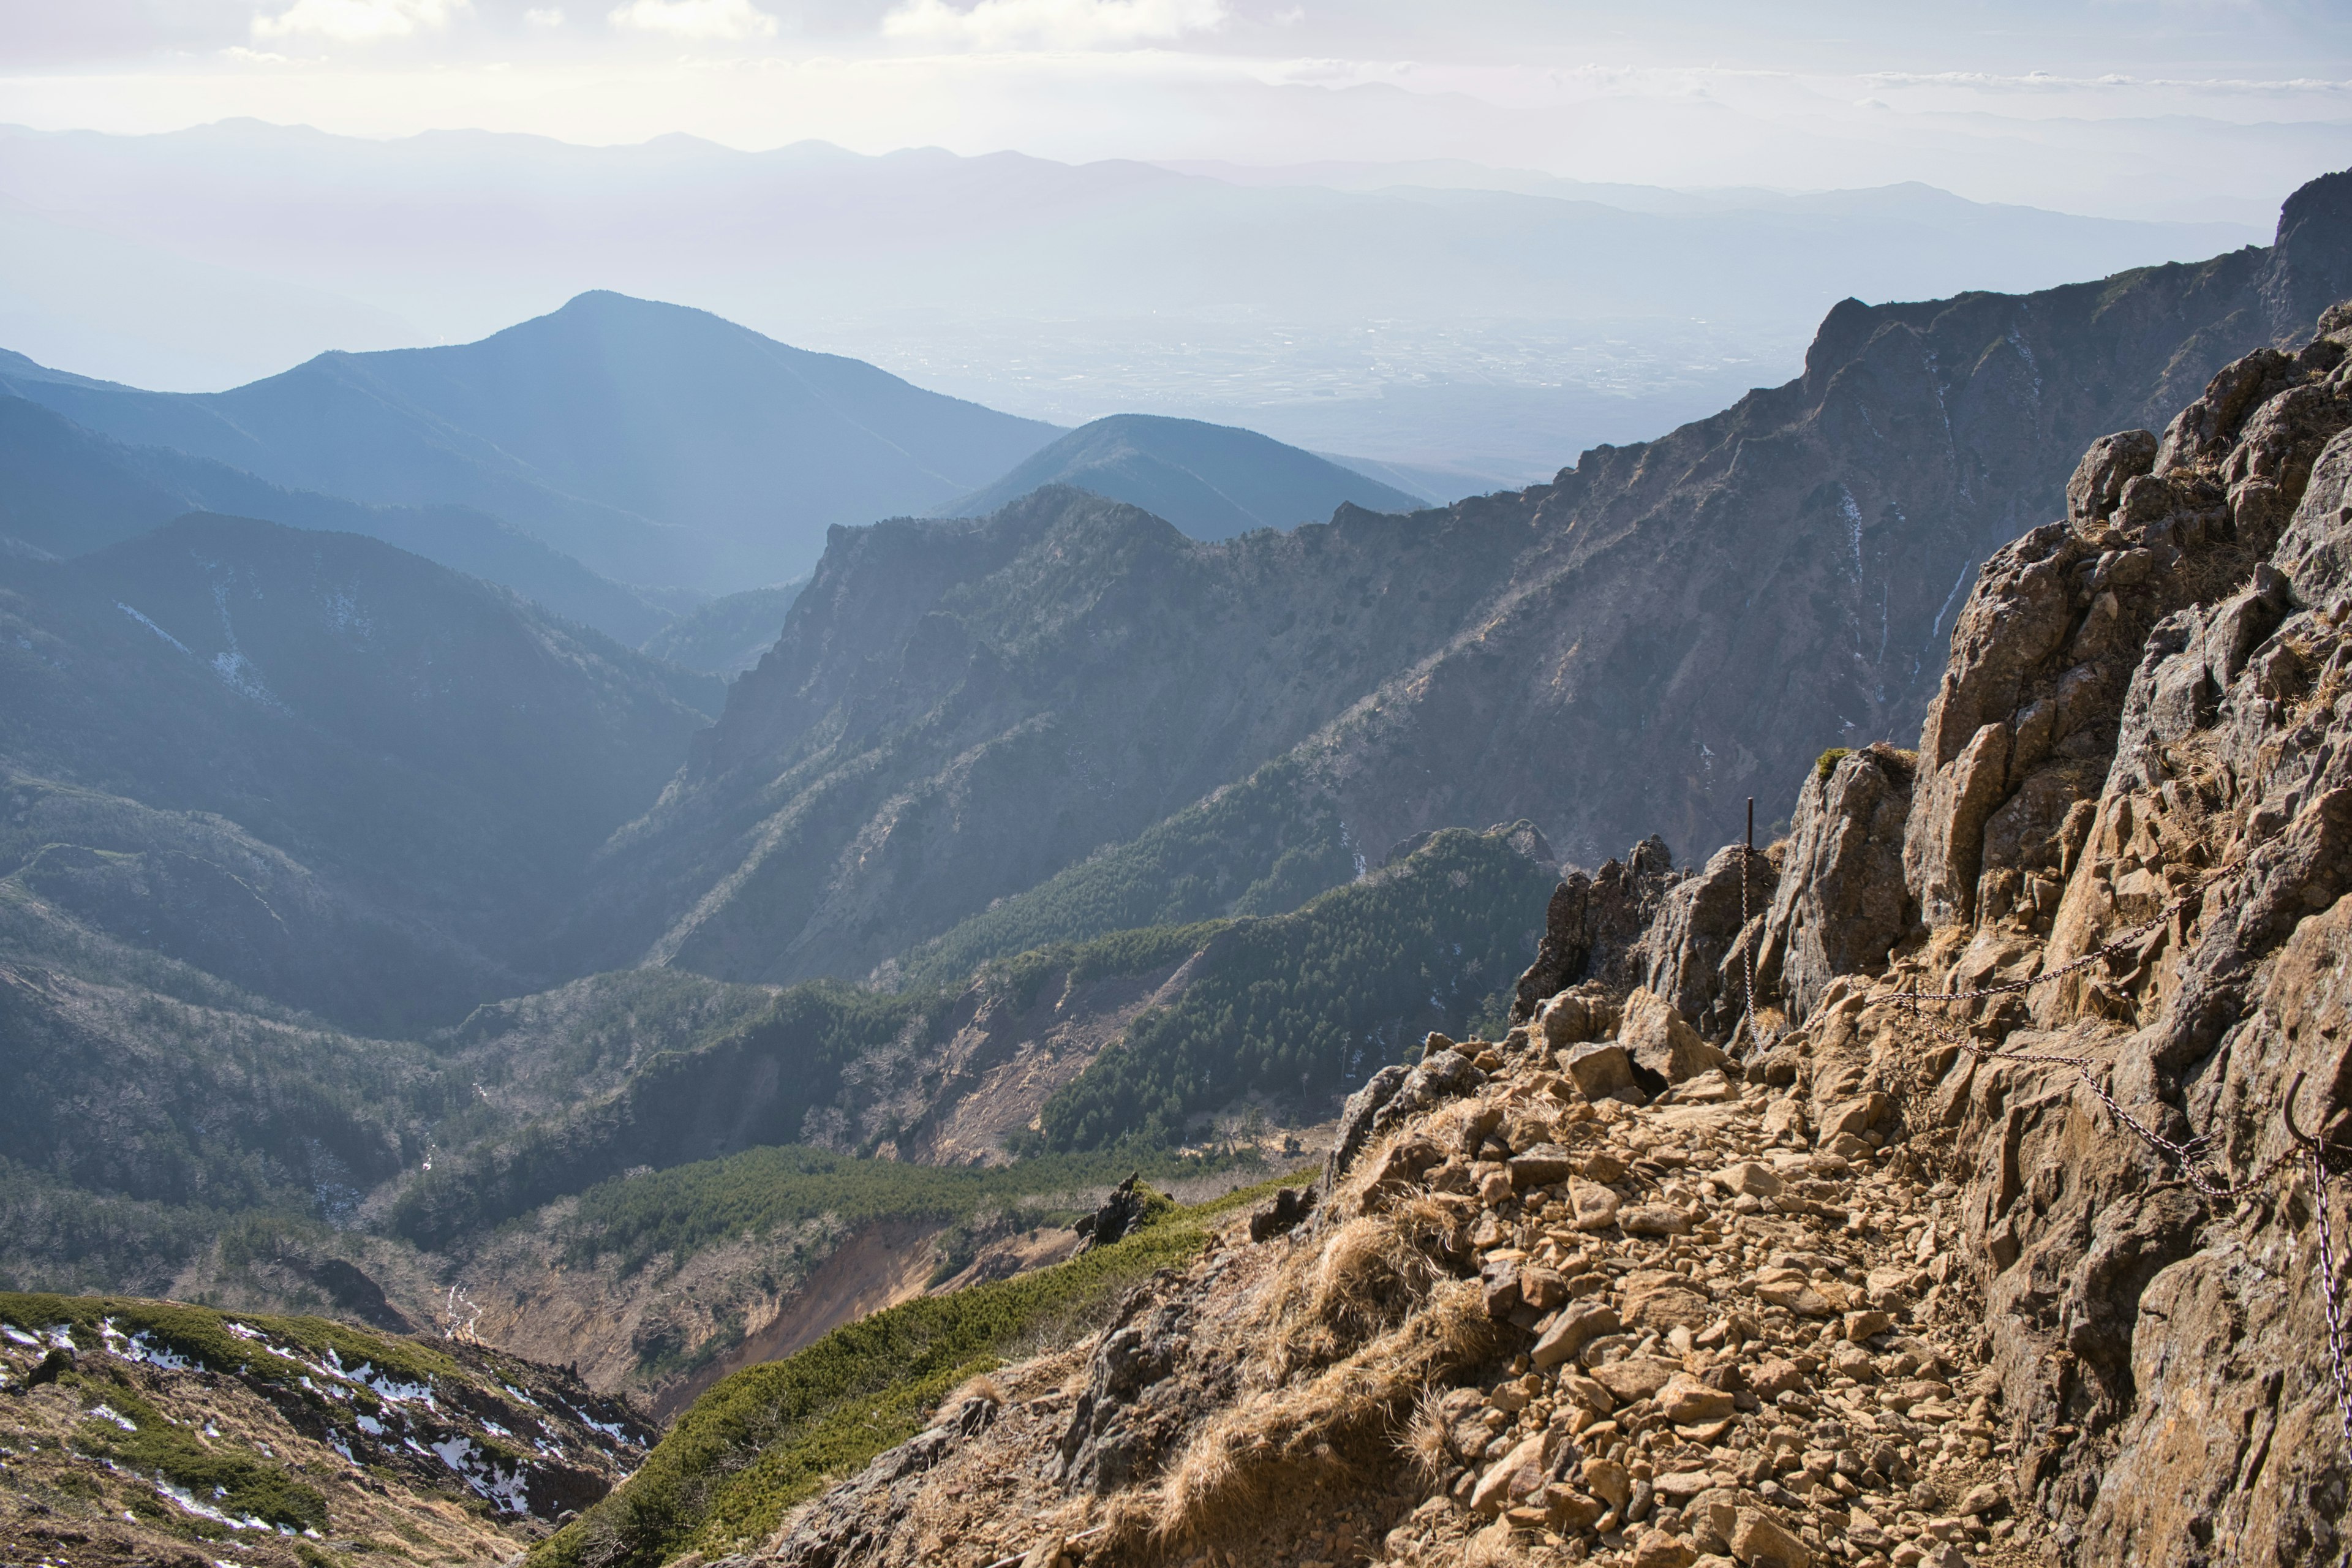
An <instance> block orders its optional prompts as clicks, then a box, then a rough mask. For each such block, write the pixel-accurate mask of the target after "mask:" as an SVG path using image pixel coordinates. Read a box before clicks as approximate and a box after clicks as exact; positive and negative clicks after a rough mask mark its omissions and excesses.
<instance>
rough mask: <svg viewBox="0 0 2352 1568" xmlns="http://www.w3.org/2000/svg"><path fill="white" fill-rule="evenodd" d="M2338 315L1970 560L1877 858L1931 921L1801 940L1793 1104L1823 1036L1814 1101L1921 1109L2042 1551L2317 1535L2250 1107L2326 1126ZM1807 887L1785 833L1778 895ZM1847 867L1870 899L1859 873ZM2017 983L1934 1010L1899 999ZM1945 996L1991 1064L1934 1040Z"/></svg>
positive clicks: (2298, 1219) (2295, 1281)
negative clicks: (1881, 965) (2187, 1167)
mask: <svg viewBox="0 0 2352 1568" xmlns="http://www.w3.org/2000/svg"><path fill="white" fill-rule="evenodd" d="M2347 328H2352V310H2329V311H2328V312H2327V313H2326V316H2325V317H2324V318H2323V319H2322V321H2321V329H2322V330H2321V333H2320V335H2319V336H2318V337H2317V338H2315V339H2314V340H2312V341H2311V342H2308V343H2306V344H2305V345H2303V346H2301V347H2299V348H2296V349H2294V350H2292V351H2287V350H2263V351H2261V352H2258V353H2254V354H2252V355H2250V356H2248V357H2246V358H2245V359H2243V360H2241V361H2238V362H2236V363H2232V364H2231V365H2229V366H2227V367H2225V368H2224V369H2223V370H2222V371H2221V373H2220V374H2217V375H2216V376H2215V377H2214V378H2213V380H2212V382H2211V384H2210V386H2209V387H2208V388H2207V389H2206V391H2205V393H2204V394H2203V395H2201V396H2200V397H2199V398H2198V399H2196V400H2195V401H2194V402H2192V403H2191V404H2190V405H2189V406H2188V407H2187V408H2186V409H2184V410H2183V411H2182V413H2181V414H2180V415H2179V417H2177V418H2176V419H2174V420H2173V421H2172V422H2171V424H2170V426H2169V427H2168V430H2167V432H2166V434H2165V436H2164V437H2163V439H2162V441H2161V442H2160V443H2158V442H2156V441H2155V440H2154V438H2153V437H2148V436H2147V433H2146V432H2134V433H2128V434H2126V436H2124V437H2111V438H2109V439H2106V440H2103V441H2101V442H2099V443H2097V444H2095V446H2094V447H2093V448H2092V450H2091V452H2090V453H2089V455H2088V456H2087V457H2086V458H2084V463H2083V465H2082V467H2081V468H2080V470H2079V471H2078V474H2077V478H2076V482H2075V484H2074V486H2073V487H2072V488H2071V490H2070V498H2069V500H2070V507H2069V513H2070V515H2069V518H2068V520H2067V521H2066V522H2064V523H2062V524H2053V525H2052V526H2050V527H2047V528H2042V529H2038V530H2035V531H2033V532H2032V533H2030V534H2028V535H2026V536H2025V537H2024V538H2023V539H2021V540H2020V541H2019V542H2017V543H2016V544H2014V545H2012V546H2011V547H2010V548H2009V549H2007V550H2004V551H2003V552H2000V554H1998V555H1997V556H1996V557H1995V558H1994V559H1993V560H1992V561H1991V562H1990V563H1988V564H1987V566H1986V568H1985V570H1984V572H1983V574H1982V576H1981V579H1980V581H1979V585H1978V587H1977V589H1976V591H1975V593H1974V595H1972V597H1971V600H1970V603H1969V606H1968V607H1967V609H1966V610H1964V611H1963V613H1962V615H1961V616H1960V619H1959V623H1958V627H1957V628H1956V630H1955V633H1954V638H1953V654H1952V660H1951V664H1950V667H1949V668H1948V670H1947V672H1946V675H1945V678H1944V682H1943V686H1942V689H1941V691H1940V693H1939V695H1938V697H1937V701H1936V703H1935V704H1934V705H1933V707H1932V708H1931V709H1930V711H1929V714H1928V718H1927V724H1926V726H1925V730H1924V732H1923V734H1922V738H1921V742H1920V754H1919V779H1918V785H1917V788H1916V791H1915V793H1914V794H1913V796H1912V800H1911V805H1910V811H1909V820H1908V824H1907V831H1906V838H1905V850H1904V856H1903V869H1904V874H1905V890H1906V892H1907V893H1908V895H1909V896H1910V897H1911V898H1913V899H1915V900H1916V901H1917V904H1918V906H1919V910H1920V913H1921V914H1922V916H1923V917H1924V920H1925V921H1926V924H1927V928H1928V929H1927V931H1925V932H1920V933H1910V932H1906V930H1905V926H1906V921H1903V920H1899V919H1887V920H1884V921H1881V922H1879V923H1877V924H1876V927H1875V930H1876V932H1877V936H1876V937H1875V938H1874V942H1876V941H1879V940H1884V941H1885V942H1888V943H1889V944H1895V943H1900V944H1901V945H1900V946H1899V947H1897V948H1896V951H1895V955H1894V958H1893V962H1892V963H1891V966H1890V967H1889V968H1888V969H1887V971H1886V973H1885V974H1884V976H1883V977H1881V978H1879V979H1877V980H1876V981H1875V983H1874V982H1873V980H1872V978H1871V976H1870V974H1869V973H1868V971H1869V968H1870V966H1869V965H1868V964H1864V963H1843V964H1840V963H1831V964H1829V965H1827V966H1825V967H1828V968H1830V969H1832V970H1836V971H1839V972H1840V973H1841V978H1839V979H1836V980H1833V981H1832V982H1831V983H1830V984H1829V986H1827V987H1825V988H1822V989H1821V990H1818V991H1815V992H1814V993H1813V994H1811V996H1809V997H1808V998H1807V1001H1806V1003H1805V1004H1802V1005H1794V1006H1792V1011H1793V1012H1796V1013H1797V1014H1798V1015H1799V1016H1804V1015H1805V1014H1806V1013H1807V1012H1808V1011H1811V1012H1812V1013H1813V1014H1814V1016H1813V1017H1812V1018H1811V1019H1809V1020H1808V1022H1807V1025H1806V1027H1805V1028H1804V1029H1802V1030H1801V1031H1800V1032H1799V1034H1798V1035H1797V1036H1795V1037H1792V1039H1791V1040H1790V1042H1789V1043H1788V1046H1787V1047H1786V1049H1787V1050H1788V1052H1789V1053H1790V1058H1791V1059H1793V1060H1794V1061H1795V1062H1796V1063H1797V1064H1798V1066H1799V1068H1800V1070H1801V1071H1810V1072H1811V1074H1812V1076H1813V1079H1814V1086H1813V1097H1814V1100H1815V1103H1816V1105H1818V1104H1819V1102H1820V1101H1821V1100H1822V1098H1823V1094H1822V1074H1821V1069H1820V1066H1819V1057H1820V1055H1821V1053H1822V1051H1823V1050H1824V1049H1825V1048H1826V1047H1832V1046H1834V1045H1835V1043H1836V1042H1837V1041H1839V1040H1852V1039H1854V1038H1857V1037H1861V1038H1867V1039H1870V1040H1871V1041H1872V1043H1873V1051H1872V1059H1871V1063H1870V1066H1869V1067H1868V1068H1867V1069H1865V1070H1864V1073H1863V1074H1862V1075H1861V1077H1860V1078H1858V1079H1854V1080H1853V1081H1852V1082H1850V1083H1846V1084H1843V1085H1839V1086H1837V1089H1862V1090H1867V1091H1870V1092H1878V1091H1893V1092H1894V1096H1895V1100H1896V1101H1898V1102H1900V1103H1901V1105H1902V1106H1903V1110H1902V1114H1903V1115H1904V1116H1906V1118H1908V1119H1910V1120H1911V1121H1913V1123H1914V1124H1915V1125H1918V1126H1922V1127H1925V1128H1930V1129H1933V1128H1943V1129H1948V1130H1949V1131H1948V1132H1937V1134H1936V1137H1937V1139H1938V1140H1939V1141H1940V1140H1942V1139H1947V1138H1948V1140H1949V1142H1948V1149H1949V1154H1948V1163H1946V1164H1945V1165H1943V1166H1942V1167H1941V1168H1943V1169H1945V1170H1948V1172H1949V1173H1951V1178H1952V1181H1953V1183H1954V1186H1953V1188H1952V1197H1953V1200H1954V1201H1953V1203H1952V1204H1951V1205H1950V1206H1949V1207H1948V1208H1947V1209H1946V1211H1945V1213H1944V1215H1942V1216H1941V1217H1940V1218H1939V1219H1938V1220H1937V1223H1936V1224H1935V1225H1934V1226H1932V1227H1931V1228H1930V1232H1929V1234H1928V1235H1927V1237H1926V1238H1925V1239H1924V1240H1923V1242H1922V1245H1921V1248H1920V1257H1921V1258H1922V1259H1923V1260H1926V1261H1929V1262H1930V1263H1931V1264H1932V1267H1933V1271H1934V1272H1936V1273H1937V1275H1938V1276H1939V1278H1940V1279H1941V1281H1942V1288H1943V1289H1945V1290H1947V1291H1948V1292H1950V1293H1951V1294H1952V1295H1953V1296H1954V1297H1955V1298H1956V1299H1957V1300H1958V1301H1961V1302H1967V1303H1976V1304H1979V1305H1978V1306H1977V1308H1976V1310H1979V1311H1980V1313H1981V1324H1982V1327H1981V1331H1980V1340H1979V1343H1980V1345H1981V1348H1982V1350H1983V1352H1984V1353H1985V1354H1986V1356H1987V1360H1988V1363H1989V1364H1990V1368H1991V1375H1993V1376H1994V1377H1997V1378H1998V1380H1999V1383H2000V1389H2001V1394H2002V1400H2001V1404H2002V1407H2003V1410H2004V1412H2005V1419H2004V1422H2003V1424H2002V1429H2003V1432H2004V1435H2005V1442H2006V1443H2007V1444H2008V1445H2009V1446H2011V1448H2012V1449H2013V1452H2014V1454H2015V1456H2016V1458H2015V1461H2014V1466H2013V1470H2012V1473H2011V1478H2010V1481H2009V1485H2010V1488H2011V1495H2013V1496H2014V1497H2015V1499H2016V1500H2017V1502H2018V1505H2019V1507H2020V1509H2021V1514H2022V1517H2023V1518H2024V1519H2025V1520H2026V1521H2028V1522H2029V1523H2030V1525H2031V1527H2032V1530H2033V1531H2035V1533H2036V1534H2037V1535H2038V1536H2039V1537H2040V1539H2041V1540H2042V1541H2043V1542H2045V1546H2044V1550H2045V1552H2047V1553H2048V1554H2049V1556H2050V1558H2051V1560H2053V1561H2055V1562H2059V1563H2066V1564H2070V1565H2071V1564H2110V1563H2113V1564H2123V1563H2192V1562H2193V1563H2290V1562H2292V1563H2303V1562H2336V1561H2340V1560H2341V1558H2342V1553H2343V1552H2344V1550H2345V1547H2346V1544H2347V1543H2346V1541H2345V1538H2344V1537H2343V1535H2342V1533H2341V1532H2342V1529H2343V1520H2344V1513H2345V1498H2346V1487H2347V1478H2352V1460H2347V1454H2346V1452H2345V1445H2344V1438H2343V1416H2342V1414H2341V1413H2340V1412H2339V1411H2338V1409H2337V1407H2336V1398H2335V1394H2334V1390H2333V1387H2332V1384H2331V1383H2330V1379H2329V1373H2328V1355H2327V1351H2326V1345H2327V1329H2326V1321H2325V1312H2324V1291H2323V1289H2322V1288H2321V1284H2320V1280H2319V1279H2318V1270H2319V1269H2320V1268H2322V1267H2323V1264H2322V1262H2321V1260H2320V1259H2319V1258H2318V1256H2317V1253H2316V1247H2315V1241H2316V1237H2315V1215H2314V1203H2315V1199H2314V1194H2313V1192H2312V1190H2311V1186H2310V1176H2309V1165H2308V1163H2307V1160H2305V1159H2303V1158H2301V1157H2300V1156H2298V1154H2297V1150H2296V1145H2295V1144H2294V1141H2293V1138H2292V1135H2291V1134H2290V1132H2289V1131H2288V1127H2287V1122H2286V1121H2285V1118H2284V1115H2283V1110H2284V1108H2285V1106H2286V1103H2287V1096H2288V1094H2289V1092H2290V1090H2291V1089H2294V1087H2295V1086H2296V1085H2297V1084H2298V1083H2300V1084H2301V1085H2302V1088H2301V1094H2302V1100H2301V1103H2300V1107H2299V1114H2300V1117H2301V1120H2302V1122H2303V1125H2304V1126H2305V1127H2306V1128H2313V1127H2316V1126H2318V1125H2320V1124H2321V1123H2323V1122H2326V1123H2329V1124H2331V1125H2332V1126H2335V1127H2337V1128H2342V1127H2345V1126H2346V1125H2347V1124H2352V1116H2347V1112H2346V1110H2345V1109H2344V1106H2345V1097H2346V1096H2347V1093H2352V1079H2347V1064H2352V1052H2347V1048H2346V1047H2344V1046H2343V1045H2342V1044H2341V1043H2340V1039H2339V1035H2340V1029H2339V1027H2338V1024H2337V1014H2338V1011H2339V1009H2340V1008H2341V1006H2342V1002H2341V999H2340V998H2339V997H2338V995H2337V994H2336V993H2337V991H2338V989H2339V987H2338V986H2337V984H2336V980H2335V974H2336V968H2335V966H2336V964H2337V963H2339V962H2340V958H2339V954H2340V953H2341V952H2343V951H2344V946H2345V942H2346V937H2347V932H2352V901H2347V894H2352V773H2347V770H2346V766H2345V764H2343V763H2339V762H2338V760H2337V759H2338V756H2339V754H2340V753H2342V752H2344V751H2345V750H2346V746H2345V742H2347V740H2352V704H2347V703H2345V702H2344V701H2342V700H2340V693H2341V692H2342V691H2343V690H2344V689H2345V686H2344V682H2343V673H2342V672H2343V671H2345V670H2346V669H2347V668H2352V600H2347V598H2346V597H2345V595H2344V589H2345V588H2346V586H2347V583H2348V582H2352V578H2347V571H2346V564H2345V563H2347V561H2352V403H2347V391H2352V356H2347V349H2352V335H2347ZM1842 769H1843V764H1841V771H1842ZM1801 811H1802V808H1801ZM1809 867H1810V869H1808V868H1809ZM1821 876H1822V868H1821V867H1820V866H1818V865H1817V864H1815V863H1814V861H1813V859H1812V858H1811V857H1806V856H1797V857H1793V858H1792V859H1791V863H1790V879H1784V881H1783V884H1782V887H1781V889H1780V900H1778V902H1777V903H1776V913H1777V907H1778V903H1795V902H1798V901H1801V900H1806V899H1809V898H1816V897H1819V896H1820V895H1819V893H1817V892H1816V890H1815V889H1812V888H1811V886H1809V885H1808V884H1807V881H1806V880H1804V879H1812V878H1819V877H1821ZM1868 885H1869V886H1870V887H1872V888H1873V889H1874V895H1875V896H1876V897H1877V898H1878V899H1879V900H1881V904H1882V908H1885V909H1887V910H1892V908H1893V907H1894V902H1895V896H1896V889H1895V884H1894V879H1893V877H1892V876H1891V875H1890V874H1889V871H1888V870H1887V869H1886V868H1884V867H1883V866H1882V868H1881V870H1880V871H1879V873H1878V874H1877V876H1876V877H1875V878H1873V879H1869V880H1868ZM2085 959H2087V960H2089V961H2090V962H2089V963H2087V965H2085V966H2084V967H2079V968H2076V967H2074V965H2075V964H2076V962H2077V961H2079V960H2085ZM2038 974H2050V975H2052V978H2051V979H2050V980H2049V981H2048V982H2047V983H2044V984H2037V985H2033V986H2032V987H2031V988H2030V989H2028V990H2024V991H2022V992H2016V991H2012V992H2011V993H2008V994H2000V995H1994V996H1990V997H1988V998H1985V999H1983V1000H1981V1001H1975V1002H1971V1003H1969V1004H1964V1005H1958V1006H1955V1007H1952V1008H1950V1009H1948V1012H1949V1017H1948V1019H1947V1020H1946V1021H1944V1022H1943V1023H1941V1024H1940V1025H1939V1026H1928V1025H1927V1024H1926V1023H1925V1022H1923V1020H1921V1019H1920V1018H1919V1017H1917V1016H1915V1015H1913V1014H1912V1013H1911V1012H1909V1011H1908V1010H1906V1009H1903V1008H1901V1007H1899V1006H1896V1005H1894V1004H1895V997H1896V996H1897V995H1898V994H1900V992H1902V991H1904V990H1909V989H1917V990H1924V991H1930V992H1940V991H1944V990H1967V989H1971V988H1976V987H1981V986H1985V985H1988V984H1990V985H1995V986H1998V985H2000V984H2004V983H2015V982H2020V981H2025V980H2030V979H2032V977H2034V976H2036V975H2038ZM1778 978H1779V979H1780V983H1781V985H1782V987H1783V990H1784V991H1787V992H1795V991H1796V990H1797V989H1798V987H1799V985H1800V984H1805V985H1811V984H1813V982H1811V980H1810V979H1809V978H1808V977H1807V976H1805V975H1802V974H1801V973H1793V972H1792V971H1791V969H1790V966H1789V965H1787V964H1786V963H1785V961H1784V963H1783V967H1782V969H1781V971H1780V973H1779V976H1778ZM1857 982H1859V983H1860V984H1859V987H1858V988H1857V984H1856V983H1857ZM1837 994H1843V997H1844V1004H1843V1005H1838V1006H1832V1007H1828V1008H1826V1009H1823V1008H1822V1007H1821V1005H1820V1004H1821V1002H1822V1001H1823V1000H1824V999H1826V998H1827V997H1830V996H1832V995H1837ZM1792 1002H1793V997H1792ZM1938 1011H1942V1009H1938ZM1970 1020H1973V1023H1974V1026H1975V1027H1974V1034H1975V1036H1976V1037H1977V1038H1978V1039H1979V1040H1994V1041H2000V1042H2001V1043H2002V1045H2003V1047H2004V1048H2005V1049H2006V1050H2007V1051H2008V1052H2009V1053H2010V1055H2009V1056H2008V1057H2006V1058H1990V1059H1985V1060H1981V1061H1979V1060H1978V1059H1975V1058H1972V1057H1971V1056H1969V1055H1967V1054H1963V1053H1960V1052H1957V1051H1955V1050H1954V1049H1953V1048H1952V1047H1951V1044H1950V1043H1949V1041H1950V1037H1951V1032H1952V1030H1953V1026H1954V1025H1956V1024H1962V1023H1965V1022H1968V1021H1970ZM1938 1028H1940V1029H1941V1030H1942V1031H1943V1032H1941V1033H1939V1032H1937V1030H1938ZM1832 1092H1836V1089H1832ZM2102 1094H2104V1095H2105V1096H2108V1097H2111V1100H2109V1101H2108V1102H2106V1103H2102V1100H2101V1098H2100V1097H2101V1095H2102ZM2126 1115H2127V1116H2128V1117H2130V1118H2131V1119H2132V1121H2135V1122H2137V1124H2138V1125H2139V1126H2140V1127H2142V1128H2144V1129H2146V1130H2147V1132H2148V1133H2149V1134H2153V1135H2156V1136H2160V1137H2163V1138H2167V1139H2170V1140H2173V1141H2174V1142H2187V1143H2189V1144H2191V1145H2192V1146H2194V1147H2196V1148H2198V1149H2200V1150H2202V1151H2207V1152H2206V1153H2205V1154H2204V1155H2203V1156H2202V1158H2204V1159H2205V1160H2208V1161H2210V1165H2209V1166H2200V1173H2201V1174H2200V1180H2202V1181H2203V1182H2205V1183H2206V1184H2207V1185H2208V1186H2214V1187H2220V1186H2226V1185H2228V1184H2230V1183H2231V1182H2232V1181H2239V1180H2251V1181H2252V1185H2251V1186H2250V1187H2249V1188H2248V1189H2247V1190H2246V1192H2245V1193H2244V1194H2243V1195H2242V1197H2239V1198H2232V1199H2226V1200H2225V1199H2217V1198H2211V1197H2207V1196H2203V1195H2201V1194H2200V1190H2199V1188H2198V1187H2197V1186H2196V1185H2195V1184H2186V1183H2184V1182H2183V1181H2182V1180H2181V1179H2180V1178H2181V1176H2182V1170H2181V1168H2180V1166H2179V1163H2178V1161H2177V1160H2176V1159H2175V1158H2173V1157H2170V1156H2168V1155H2167V1154H2165V1153H2164V1152H2161V1151H2159V1150H2158V1149H2157V1148H2156V1147H2154V1146H2153V1145H2152V1144H2151V1143H2150V1142H2148V1141H2147V1138H2145V1137H2143V1136H2141V1135H2139V1134H2137V1133H2136V1132H2135V1131H2132V1129H2131V1127H2130V1126H2128V1125H2126V1123H2125V1122H2124V1121H2122V1120H2121V1118H2122V1117H2123V1116H2126ZM1818 1119H1819V1113H1818V1111H1817V1113H1816V1118H1815V1120H1816V1122H1817V1123H1818ZM2282 1160H2284V1162H2285V1163H2284V1164H2283V1165H2282V1164H2280V1163H2279V1162H2281V1161H2282ZM2343 1197H2344V1194H2342V1193H2341V1192H2340V1191H2339V1192H2338V1193H2337V1194H2336V1201H2337V1202H2339V1203H2340V1202H2341V1201H2342V1200H2343ZM2220 1434H2226V1435H2227V1438H2226V1440H2224V1441H2217V1435H2220Z"/></svg>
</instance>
